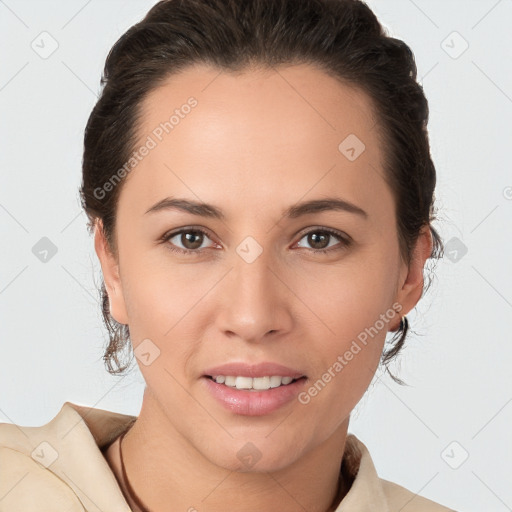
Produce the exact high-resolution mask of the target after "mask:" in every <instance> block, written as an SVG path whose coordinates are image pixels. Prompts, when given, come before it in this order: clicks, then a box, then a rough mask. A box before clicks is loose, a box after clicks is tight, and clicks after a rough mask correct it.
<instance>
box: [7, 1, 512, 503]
mask: <svg viewBox="0 0 512 512" xmlns="http://www.w3.org/2000/svg"><path fill="white" fill-rule="evenodd" d="M154 3H155V2H154V1H153V0H151V1H149V0H137V1H133V0H132V1H127V0H125V1H120V0H108V1H100V0H89V1H85V0H73V1H70V0H66V1H64V0H59V1H57V0H55V1H35V0H34V1H24V0H4V1H0V33H1V34H2V41H1V47H0V51H1V55H0V58H1V66H0V118H1V125H0V130H1V132H0V144H1V147H0V148H1V150H0V173H1V182H0V226H1V232H0V235H1V257H2V259H1V265H0V308H1V309H0V310H1V321H0V340H1V358H0V393H1V395H0V421H4V422H14V423H17V424H20V425H27V426H28V425H34V426H35V425H41V424H43V423H46V422H48V421H49V420H50V419H51V418H53V417H54V416H55V414H56V413H57V412H58V411H59V409H60V407H61V406H62V404H63V402H64V401H67V400H69V401H72V402H75V403H79V404H83V405H90V406H95V407H99V408H103V409H110V410H114V411H118V412H124V413H128V414H137V413H138V411H139V408H140V405H141V399H142V392H143V380H142V377H141V375H140V373H139V371H138V369H136V370H135V371H134V372H133V374H132V375H130V376H127V377H123V378H119V377H112V376H110V375H109V374H108V373H107V372H106V370H105V368H104V366H103V363H102V360H101V356H102V353H103V347H104V343H105V341H106V339H107V338H106V332H105V331H104V329H103V326H102V323H101V316H100V309H99V303H98V293H97V291H96V285H97V284H99V277H100V267H99V264H98V262H97V258H96V255H95V253H94V248H93V240H92V238H91V237H89V235H88V234H87V231H86V227H85V215H84V214H83V213H82V212H81V209H80V205H79V200H78V186H79V183H80V178H81V174H80V173H81V169H80V164H81V153H82V140H83V129H84V126H85V123H86V120H87V118H88V115H89V113H90V111H91V109H92V107H93V105H94V103H95V100H96V95H97V93H98V91H99V79H100V74H101V71H102V67H103V64H104V60H105V57H106V55H107V53H108V50H109V49H110V47H111V46H112V44H113V43H114V42H115V41H116V40H117V38H118V37H119V36H120V35H121V34H122V33H123V32H124V31H125V30H126V29H128V27H129V26H131V25H132V24H133V23H135V22H136V21H138V20H139V19H140V18H141V17H142V16H143V15H144V14H145V12H146V11H147V10H148V9H149V7H150V6H152V5H153V4H154ZM369 4H370V6H371V7H372V8H373V9H374V10H375V12H376V14H377V15H378V16H379V18H380V20H381V21H382V22H383V23H384V24H385V25H386V26H387V27H388V29H389V30H390V31H391V33H392V35H394V36H396V37H400V38H403V39H404V40H405V41H406V42H407V43H408V44H409V45H410V46H411V48H412V49H413V51H414V53H415V56H416V60H417V63H418V69H419V76H420V77H421V82H422V84H423V86H424V88H425V92H426V94H427V97H428V99H429V102H430V110H431V121H430V124H429V128H430V138H431V146H432V153H433V157H434V160H435V163H436V166H437V171H438V188H437V197H438V207H439V217H440V220H439V222H437V224H436V227H437V228H438V229H439V231H440V233H441V235H442V236H443V238H444V240H445V242H448V241H450V240H451V242H450V245H449V247H448V254H447V256H450V257H449V258H448V257H447V258H445V260H444V261H442V262H440V263H439V264H438V266H437V270H436V279H435V280H434V283H433V285H432V287H431V289H430V290H429V291H428V293H427V295H426V296H425V298H424V299H423V301H422V302H421V303H420V306H419V307H418V308H417V310H416V313H415V314H413V315H410V319H411V323H412V326H413V328H414V329H415V331H417V333H418V334H417V335H412V336H411V337H410V339H409V341H408V343H407V347H406V349H405V350H404V352H403V355H402V356H401V359H400V361H401V363H400V364H399V365H395V366H394V367H393V369H394V372H395V373H397V374H398V375H399V376H400V377H401V378H403V379H405V380H406V382H407V383H409V384H410V386H409V387H399V386H397V385H396V384H394V383H393V381H392V380H391V379H390V378H389V377H388V376H386V375H383V374H382V372H379V373H378V374H377V375H376V377H375V379H374V382H373V383H372V385H371V386H370V389H369V391H368V392H367V393H366V394H365V396H364V397H363V399H362V400H361V402H360V403H359V404H358V406H357V408H356V410H354V412H353V414H352V419H351V424H350V427H349V431H350V432H353V433H355V434H356V435H357V436H358V437H359V438H360V439H361V440H362V441H363V442H364V443H365V444H366V445H367V447H368V448H369V450H370V453H371V454H372V457H373V459H374V462H375V465H376V468H377V471H378V473H379V475H380V476H381V477H382V478H385V479H388V480H391V481H394V482H396V483H399V484H400V485H403V486H405V487H407V488H408V489H410V490H412V491H414V492H418V493H420V494H422V495H424V496H426V497H429V498H431V499H433V500H436V501H439V502H440V503H443V504H445V505H447V506H450V507H453V508H455V509H457V510H460V511H468V512H469V511H481V510H485V511H496V512H502V511H503V512H504V511H507V510H509V511H510V510H512V486H511V483H512V439H511V436H510V431H511V423H512V403H511V401H512V385H511V372H510V363H511V362H512V343H511V335H510V332H511V329H512V270H511V267H512V264H511V262H512V259H511V255H512V250H511V249H512V242H511V234H512V222H511V221H512V170H511V157H510V148H511V143H512V127H511V126H512V123H511V120H512V116H511V114H512V71H511V62H512V50H511V48H512V31H511V30H510V26H511V23H512V0H500V1H496V0H473V1H468V0H436V1H432V0H415V1H412V0H373V1H371V2H369ZM43 31H47V32H48V33H49V34H51V38H53V39H54V40H55V41H57V43H58V48H57V49H56V51H55V52H54V53H53V54H52V55H50V56H49V57H47V58H45V59H43V58H41V56H40V55H39V54H38V53H36V52H35V51H34V50H33V48H32V47H31V44H32V42H33V41H35V43H34V45H36V44H38V45H39V47H42V46H43V43H41V38H43V37H45V38H47V39H45V43H44V47H45V49H46V50H48V49H50V48H51V40H50V39H49V38H48V36H44V35H43V36H41V35H40V34H41V32H43ZM454 32H457V33H456V34H453V33H454ZM465 42H467V44H468V45H469V47H468V48H467V49H466V50H465V51H463V50H464V48H465V44H466V43H465ZM39 51H43V50H42V49H41V50H39ZM42 237H47V238H49V239H50V240H51V241H52V243H53V244H55V246H56V248H57V253H56V254H55V255H54V256H53V257H51V258H48V261H47V262H42V261H40V259H38V258H37V257H36V255H35V254H34V253H33V252H32V248H33V247H34V246H35V245H36V244H37V243H38V241H40V239H41V238H42ZM452 239H453V240H452ZM464 247H466V248H467V254H463V252H464V251H463V250H461V248H462V249H463V248H464ZM450 258H451V260H452V261H450ZM466 456H467V460H465V461H464V458H465V457H466Z"/></svg>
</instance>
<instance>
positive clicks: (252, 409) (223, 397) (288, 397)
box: [200, 369, 307, 416]
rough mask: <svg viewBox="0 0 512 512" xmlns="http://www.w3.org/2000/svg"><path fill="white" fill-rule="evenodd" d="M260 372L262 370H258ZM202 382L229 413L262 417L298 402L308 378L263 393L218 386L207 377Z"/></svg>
mask: <svg viewBox="0 0 512 512" xmlns="http://www.w3.org/2000/svg"><path fill="white" fill-rule="evenodd" d="M258 371H261V370H260V369H258ZM220 375H224V374H222V373H221V374H220ZM267 375H268V374H267ZM200 380H201V382H202V383H203V385H204V386H205V390H206V392H208V393H209V394H210V396H212V397H213V398H214V399H215V400H216V401H217V402H218V403H220V404H221V405H222V406H223V407H224V408H225V409H227V410H228V411H230V412H232V413H235V414H239V415H244V416H262V415H265V414H270V413H272V412H274V411H277V410H278V409H279V408H281V407H283V406H284V405H286V404H289V403H290V402H292V401H294V400H295V401H297V400H296V398H297V395H298V394H299V392H300V390H301V389H302V388H303V387H304V384H305V383H306V381H307V378H306V377H303V378H299V380H296V381H294V382H291V383H290V384H287V385H285V386H279V387H277V388H270V389H267V390H262V391H251V390H247V389H236V388H231V387H229V386H226V385H224V384H218V383H217V382H215V381H214V380H213V379H211V378H210V377H208V376H206V375H204V376H203V377H202V378H201V379H200Z"/></svg>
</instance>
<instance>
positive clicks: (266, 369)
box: [205, 362, 305, 379]
mask: <svg viewBox="0 0 512 512" xmlns="http://www.w3.org/2000/svg"><path fill="white" fill-rule="evenodd" d="M205 375H206V376H208V377H216V376H217V375H233V376H242V377H265V376H269V377H272V376H273V375H279V376H280V377H292V378H293V379H299V378H300V377H305V375H304V374H303V373H302V372H300V371H298V370H295V369H293V368H288V367H287V366H283V365H282V364H277V363H271V362H263V363H259V364H249V363H243V362H238V363H237V362H231V363H225V364H222V365H220V366H215V367H212V368H208V369H207V370H206V371H205Z"/></svg>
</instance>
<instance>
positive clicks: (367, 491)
mask: <svg viewBox="0 0 512 512" xmlns="http://www.w3.org/2000/svg"><path fill="white" fill-rule="evenodd" d="M341 469H342V472H344V473H345V475H347V479H348V480H352V484H351V487H350V489H349V491H348V492H347V494H346V495H345V497H344V498H343V500H342V501H341V503H340V506H339V507H338V508H337V509H336V511H337V512H338V511H339V512H341V511H342V510H343V511H344V512H356V511H358V512H360V511H364V512H370V511H371V512H373V511H374V510H379V512H456V511H454V510H453V509H450V508H448V507H446V506H444V505H441V504H440V503H436V502H435V501H432V500H429V499H427V498H425V497H423V496H420V495H418V494H416V493H413V492H411V491H410V490H408V489H406V488H405V487H402V486H401V485H398V484H396V483H394V482H390V481H389V480H385V479H383V478H380V477H379V475H378V473H377V470H376V468H375V465H374V463H373V460H372V457H371V455H370V452H369V451H368V448H367V446H366V445H365V444H364V443H363V442H362V441H361V440H360V439H359V438H358V437H357V436H355V435H354V434H348V435H347V439H346V445H345V451H344V454H343V459H342V468H341Z"/></svg>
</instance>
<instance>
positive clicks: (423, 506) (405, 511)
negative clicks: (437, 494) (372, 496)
mask: <svg viewBox="0 0 512 512" xmlns="http://www.w3.org/2000/svg"><path fill="white" fill-rule="evenodd" d="M380 482H381V484H382V489H383V491H384V494H385V496H386V499H387V501H388V505H389V510H390V512H395V511H397V512H398V511H400V512H456V511H455V510H453V509H451V508H448V507H445V506H444V505H441V504H440V503H436V502H435V501H432V500H429V499H427V498H425V497H423V496H420V495H418V494H415V493H413V492H412V491H410V490H408V489H406V488H405V487H402V486H401V485H398V484H396V483H394V482H390V481H389V480H384V479H383V478H381V479H380Z"/></svg>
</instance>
